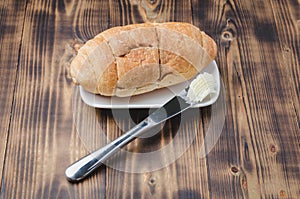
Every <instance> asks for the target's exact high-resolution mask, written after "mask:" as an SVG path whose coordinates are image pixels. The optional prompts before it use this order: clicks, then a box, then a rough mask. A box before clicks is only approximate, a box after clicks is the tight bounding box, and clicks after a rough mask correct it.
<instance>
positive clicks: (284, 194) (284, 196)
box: [279, 190, 287, 198]
mask: <svg viewBox="0 0 300 199" xmlns="http://www.w3.org/2000/svg"><path fill="white" fill-rule="evenodd" d="M279 195H280V198H286V197H287V194H286V192H285V191H284V190H280V192H279Z"/></svg>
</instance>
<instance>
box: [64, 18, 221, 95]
mask: <svg viewBox="0 0 300 199" xmlns="http://www.w3.org/2000/svg"><path fill="white" fill-rule="evenodd" d="M216 54H217V46H216V43H215V42H214V40H213V39H212V38H211V37H209V36H208V35H207V34H205V33H204V32H203V31H200V30H199V29H198V28H197V27H195V26H193V25H191V24H189V23H181V22H168V23H142V24H133V25H127V26H120V27H114V28H110V29H108V30H105V31H104V32H102V33H100V34H98V35H96V36H95V37H94V38H93V39H91V40H89V41H87V42H86V43H85V44H84V45H83V46H82V47H81V48H80V49H79V50H78V54H77V55H76V56H75V57H74V59H73V60H72V62H71V65H70V75H71V77H72V80H73V82H74V83H76V84H80V85H81V86H82V87H83V88H84V89H85V90H87V91H89V92H92V93H95V94H100V95H104V96H119V97H125V96H132V95H138V94H142V93H146V92H150V91H153V90H155V89H159V88H162V87H168V86H171V85H174V84H178V83H181V82H183V81H186V80H189V79H191V78H193V77H194V76H195V75H196V74H198V73H199V71H200V70H201V69H203V68H204V67H205V66H207V65H208V64H209V63H210V62H211V61H212V60H213V59H214V58H215V56H216Z"/></svg>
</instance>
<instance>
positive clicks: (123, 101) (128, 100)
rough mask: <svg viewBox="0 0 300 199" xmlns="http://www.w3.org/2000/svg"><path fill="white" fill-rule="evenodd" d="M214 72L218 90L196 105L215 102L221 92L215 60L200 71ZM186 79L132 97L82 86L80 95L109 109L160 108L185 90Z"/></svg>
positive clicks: (92, 103)
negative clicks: (94, 92) (114, 94)
mask: <svg viewBox="0 0 300 199" xmlns="http://www.w3.org/2000/svg"><path fill="white" fill-rule="evenodd" d="M204 72H207V73H210V74H212V75H213V76H214V77H215V79H216V82H217V92H216V93H214V94H212V95H211V98H210V100H207V102H205V101H203V102H202V103H200V104H198V105H196V106H195V107H203V106H208V105H210V104H212V103H214V102H215V101H216V100H217V98H218V96H219V92H220V74H219V69H218V66H217V64H216V62H215V61H213V62H211V63H210V64H209V65H208V66H207V67H205V68H204V69H203V70H201V71H200V73H204ZM191 81H192V80H190V81H186V82H183V83H180V84H177V85H174V86H170V87H167V88H162V89H158V90H154V91H152V92H149V93H145V94H141V95H137V96H132V97H125V98H120V97H105V96H101V95H95V94H93V93H90V92H88V91H86V90H84V89H83V88H82V87H81V86H80V96H81V98H82V100H83V101H84V102H85V103H86V104H88V105H89V106H92V107H96V108H107V109H122V108H159V107H161V106H162V105H164V104H165V103H166V102H167V101H169V100H170V99H171V98H172V97H173V96H174V95H176V94H178V93H179V92H180V91H181V90H183V89H184V88H185V87H186V86H187V85H188V84H189V83H190V82H191Z"/></svg>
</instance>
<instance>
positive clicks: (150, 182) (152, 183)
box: [148, 177, 156, 186]
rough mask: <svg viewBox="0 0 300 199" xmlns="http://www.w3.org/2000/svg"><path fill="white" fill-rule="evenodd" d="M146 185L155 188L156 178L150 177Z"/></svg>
mask: <svg viewBox="0 0 300 199" xmlns="http://www.w3.org/2000/svg"><path fill="white" fill-rule="evenodd" d="M148 184H149V185H150V186H155V185H156V178H155V177H150V178H149V180H148Z"/></svg>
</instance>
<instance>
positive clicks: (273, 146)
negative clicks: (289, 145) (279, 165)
mask: <svg viewBox="0 0 300 199" xmlns="http://www.w3.org/2000/svg"><path fill="white" fill-rule="evenodd" d="M269 150H270V152H271V153H272V154H275V153H276V152H277V149H276V146H275V145H274V144H270V146H269Z"/></svg>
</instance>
